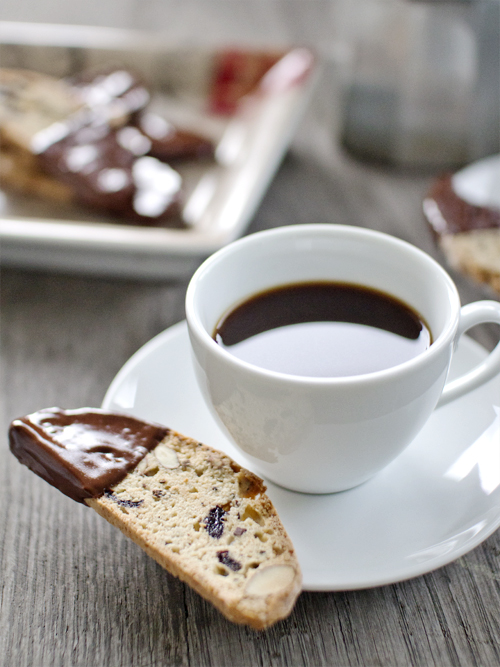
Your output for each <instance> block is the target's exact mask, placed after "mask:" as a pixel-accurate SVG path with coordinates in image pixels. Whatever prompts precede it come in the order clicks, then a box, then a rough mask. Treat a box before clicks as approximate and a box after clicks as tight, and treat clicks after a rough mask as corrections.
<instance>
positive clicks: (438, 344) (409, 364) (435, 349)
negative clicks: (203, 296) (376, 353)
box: [185, 223, 460, 386]
mask: <svg viewBox="0 0 500 667" xmlns="http://www.w3.org/2000/svg"><path fill="white" fill-rule="evenodd" d="M318 232H326V233H330V232H334V233H336V234H350V235H353V236H355V235H358V236H363V237H371V238H373V239H378V240H381V241H385V242H389V243H392V244H393V245H395V246H399V247H400V248H401V249H403V250H405V251H407V252H411V253H413V254H416V255H418V256H419V257H420V258H421V259H424V260H425V261H427V262H428V263H429V265H430V266H432V267H433V269H434V271H436V272H437V273H438V274H439V275H440V276H441V278H442V280H443V281H444V282H445V283H446V287H447V291H448V293H449V295H450V297H452V300H453V302H454V303H452V304H451V313H452V316H451V317H449V318H448V321H447V322H446V325H445V326H444V327H443V330H442V331H441V332H440V334H439V335H438V337H437V338H436V340H434V341H433V342H432V344H431V345H430V346H429V347H428V348H427V349H426V350H423V351H422V352H420V353H419V354H418V355H416V356H415V357H413V358H412V359H409V360H407V361H404V362H402V363H400V364H397V365H395V366H391V367H389V368H385V369H382V370H378V371H371V372H369V373H363V374H359V375H349V376H340V377H317V376H302V375H293V374H288V373H282V372H279V371H273V370H269V369H266V368H263V367H260V366H256V365H254V364H251V363H249V362H247V361H244V360H242V359H239V358H238V357H236V356H235V355H233V354H231V353H230V352H228V351H227V350H225V349H224V348H223V347H221V346H220V345H219V344H218V343H217V342H216V341H215V340H214V339H213V338H212V336H211V334H210V333H209V332H208V331H207V330H206V328H205V326H204V325H203V323H202V321H201V318H200V317H199V314H198V312H197V310H196V307H195V295H196V294H195V293H196V286H197V283H198V281H199V279H200V278H201V277H202V276H203V274H204V273H205V272H207V271H210V270H211V268H212V267H213V266H215V265H216V264H218V263H219V262H220V261H221V259H223V258H225V257H229V256H230V255H233V254H235V253H238V252H240V249H241V248H242V247H246V246H247V245H249V244H258V243H260V242H261V239H264V238H270V237H279V236H281V235H283V236H284V235H287V236H288V235H290V234H294V235H304V236H307V235H308V234H311V233H316V234H317V233H318ZM273 286H274V285H269V287H270V288H272V287H273ZM185 308H186V319H187V323H188V329H189V333H190V336H191V335H194V336H196V338H197V339H198V341H199V342H200V343H202V344H203V345H204V346H205V347H207V346H208V349H209V350H210V351H211V353H213V354H214V355H216V356H218V357H219V358H220V359H221V360H224V361H225V362H226V363H228V364H230V365H232V366H233V367H235V368H240V369H241V370H244V371H245V372H247V373H250V374H252V375H254V376H255V377H259V378H267V379H269V380H274V381H276V382H278V381H281V382H287V383H292V384H297V385H305V384H307V385H318V386H321V385H329V386H334V385H338V386H341V385H344V386H348V385H354V384H358V383H363V384H366V383H369V382H375V381H380V380H383V379H386V378H387V379H389V378H393V377H395V376H397V375H399V374H403V373H406V372H408V371H411V369H412V368H413V367H418V366H421V365H422V364H430V363H432V360H433V359H434V357H436V356H438V355H439V354H440V353H441V351H442V349H443V347H446V346H447V345H448V344H449V343H450V340H451V339H452V338H453V337H454V336H455V333H456V330H457V327H458V315H459V311H460V297H459V294H458V290H457V288H456V285H455V283H454V282H453V280H452V279H451V277H450V276H449V274H448V273H447V272H446V271H445V269H444V268H443V267H442V266H441V265H440V264H439V263H438V262H437V261H436V260H435V259H433V258H432V257H431V256H430V255H428V254H427V253H426V252H424V251H423V250H421V249H420V248H418V247H416V246H414V245H412V244H411V243H408V242H407V241H404V240H402V239H399V238H397V237H395V236H392V235H390V234H386V233H384V232H379V231H377V230H372V229H368V228H364V227H356V226H351V225H338V224H332V223H312V224H302V225H288V226H284V227H277V228H273V229H268V230H263V231H259V232H255V233H253V234H251V235H248V236H245V237H243V238H241V239H238V240H236V241H233V242H232V243H229V244H228V245H226V246H224V247H223V248H221V249H219V250H218V251H216V252H215V253H214V254H213V255H211V256H210V257H208V258H207V259H206V260H205V261H204V262H203V263H202V264H201V265H200V266H199V268H198V269H197V270H196V271H195V273H194V274H193V276H192V278H191V280H190V282H189V285H188V288H187V292H186V300H185Z"/></svg>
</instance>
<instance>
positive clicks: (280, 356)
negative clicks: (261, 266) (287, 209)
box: [213, 282, 432, 377]
mask: <svg viewBox="0 0 500 667" xmlns="http://www.w3.org/2000/svg"><path fill="white" fill-rule="evenodd" d="M213 338H214V340H215V341H216V342H217V343H218V344H219V345H221V346H222V347H223V348H224V349H226V350H227V351H228V352H230V353H231V354H233V355H235V356H236V357H238V358H240V359H242V360H243V361H247V362H249V363H251V364H253V365H255V366H259V367H261V368H265V369H267V370H272V371H277V372H280V373H287V374H289V375H299V376H307V377H345V376H353V375H362V374H365V373H373V372H375V371H380V370H384V369H387V368H391V367H393V366H397V365H399V364H401V363H404V362H405V361H408V360H410V359H412V358H413V357H416V356H417V355H419V354H420V353H421V352H423V351H424V350H426V349H427V348H428V347H429V346H430V344H431V343H432V337H431V332H430V330H429V327H428V326H427V325H426V323H425V321H424V320H423V318H422V317H421V316H420V315H419V314H418V313H416V312H415V311H414V310H413V309H412V308H410V307H409V306H408V305H406V304H405V303H403V302H401V301H399V300H398V299H396V298H394V297H392V296H390V295H388V294H385V293H383V292H379V291H377V290H374V289H371V288H368V287H364V286H359V285H351V284H346V283H336V282H307V283H297V284H291V285H284V286H280V287H276V288H273V289H270V290H267V291H265V292H261V293H259V294H256V295H254V296H252V297H251V298H249V299H247V300H246V301H244V302H243V303H241V304H239V305H238V306H236V307H235V308H234V309H233V310H231V311H230V312H229V313H227V314H225V315H224V316H223V317H222V318H221V320H220V321H219V323H218V324H217V327H216V330H215V332H214V335H213Z"/></svg>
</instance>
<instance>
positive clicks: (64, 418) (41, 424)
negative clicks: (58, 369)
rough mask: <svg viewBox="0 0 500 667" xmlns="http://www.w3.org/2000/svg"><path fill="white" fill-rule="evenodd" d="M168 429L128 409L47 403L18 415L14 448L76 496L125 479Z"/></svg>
mask: <svg viewBox="0 0 500 667" xmlns="http://www.w3.org/2000/svg"><path fill="white" fill-rule="evenodd" d="M168 433H169V429H168V428H165V427H163V426H160V425H158V424H153V423H148V422H145V421H142V420H140V419H136V418H134V417H130V416H127V415H120V414H114V413H108V412H105V411H103V410H98V409H93V408H92V409H91V408H82V409H78V410H61V409H60V408H48V409H46V410H40V411H39V412H35V413H33V414H30V415H27V416H25V417H21V418H19V419H15V420H14V421H13V422H12V424H11V426H10V430H9V443H10V449H11V451H12V453H13V454H14V455H15V456H16V457H17V458H18V459H19V461H20V462H21V463H23V464H24V465H26V466H27V467H28V468H30V470H32V471H33V472H34V473H36V474H37V475H39V476H40V477H42V479H44V480H45V481H47V482H49V484H52V486H55V487H56V488H57V489H59V490H60V491H62V493H64V494H65V495H67V496H69V497H70V498H72V499H73V500H76V501H77V502H81V503H83V502H84V499H85V498H96V497H99V496H101V495H103V493H104V492H105V490H106V489H109V488H110V487H112V486H114V485H116V484H118V483H119V482H121V481H122V480H123V479H124V477H125V476H126V475H127V474H128V472H129V471H130V470H132V469H133V468H135V467H136V465H137V464H138V463H139V462H140V461H141V460H142V459H143V458H144V457H145V456H146V454H147V453H148V452H150V451H151V450H153V449H154V448H155V447H156V446H157V445H158V443H159V442H161V440H163V438H165V436H166V435H167V434H168Z"/></svg>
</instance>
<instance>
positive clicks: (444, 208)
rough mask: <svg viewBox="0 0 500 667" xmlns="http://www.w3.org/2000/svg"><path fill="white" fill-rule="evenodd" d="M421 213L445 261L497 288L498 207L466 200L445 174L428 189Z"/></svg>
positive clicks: (499, 276) (499, 255)
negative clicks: (423, 214)
mask: <svg viewBox="0 0 500 667" xmlns="http://www.w3.org/2000/svg"><path fill="white" fill-rule="evenodd" d="M499 187H500V183H499ZM424 213H425V215H426V217H427V220H428V222H429V224H430V225H431V228H432V231H433V233H434V236H435V238H436V241H437V243H438V245H439V247H440V248H441V250H442V252H443V254H444V256H445V258H446V260H447V262H448V264H449V265H450V266H451V267H453V268H454V269H456V270H458V271H461V272H462V273H463V274H464V275H466V276H468V277H469V278H472V279H473V280H476V281H477V282H480V283H484V284H486V285H488V286H489V287H491V288H492V289H493V290H495V291H496V292H500V208H498V206H480V205H477V204H472V203H470V202H468V201H466V200H465V199H463V198H462V197H461V196H460V195H459V194H458V193H457V192H456V190H455V188H454V186H453V177H452V175H451V174H445V175H443V176H441V177H440V178H438V179H437V180H436V181H435V182H434V183H433V185H432V187H431V189H430V190H429V192H428V194H427V196H426V198H425V200H424Z"/></svg>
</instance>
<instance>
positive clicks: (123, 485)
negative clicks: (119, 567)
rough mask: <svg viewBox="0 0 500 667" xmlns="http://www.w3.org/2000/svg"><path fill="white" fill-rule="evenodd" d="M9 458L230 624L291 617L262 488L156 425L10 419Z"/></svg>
mask: <svg viewBox="0 0 500 667" xmlns="http://www.w3.org/2000/svg"><path fill="white" fill-rule="evenodd" d="M9 440H10V447H11V450H12V452H13V453H14V454H15V455H16V456H17V458H18V459H19V460H20V461H21V462H22V463H24V464H25V465H27V466H28V467H29V468H30V469H31V470H33V471H34V472H36V473H37V474H38V475H40V476H41V477H42V478H43V479H45V480H46V481H48V482H49V483H51V484H53V485H54V486H56V487H58V488H59V489H60V490H61V491H63V493H65V494H66V495H68V496H70V497H71V498H73V499H75V500H77V501H80V502H85V503H86V504H87V505H89V506H90V507H92V508H93V509H94V510H95V511H96V512H98V513H99V514H101V516H103V517H104V518H105V519H107V520H108V521H109V522H110V523H112V524H113V525H114V526H116V527H118V528H119V529H120V530H121V531H122V532H123V533H124V534H125V535H127V536H128V537H130V538H131V539H132V540H133V541H134V542H136V543H137V544H138V545H139V546H140V547H142V548H143V549H144V550H145V551H146V552H147V553H148V554H149V555H150V556H151V557H152V558H154V559H155V560H156V561H157V562H158V563H159V564H160V565H162V566H163V567H165V568H166V569H167V570H168V571H169V572H171V573H172V574H173V575H175V576H177V577H179V578H180V579H182V580H183V581H185V582H186V583H188V584H189V585H190V586H192V588H193V589H194V590H196V591H197V592H198V593H199V594H200V595H202V596H203V597H204V598H206V599H207V600H209V601H210V602H212V603H213V604H214V605H215V607H217V608H218V609H219V610H220V611H221V612H222V613H223V614H224V615H225V616H226V617H227V618H228V619H229V620H231V621H233V622H235V623H244V624H247V625H250V626H251V627H253V628H256V629H263V628H266V627H268V626H270V625H272V624H273V623H275V622H276V621H278V620H280V619H282V618H285V617H286V616H288V614H289V613H290V612H291V610H292V608H293V606H294V604H295V601H296V598H297V596H298V595H299V593H300V590H301V580H302V579H301V572H300V567H299V564H298V560H297V557H296V555H295V551H294V548H293V545H292V542H291V540H290V538H289V537H288V535H287V533H286V531H285V528H284V527H283V525H282V523H281V521H280V519H279V517H278V514H277V512H276V510H275V509H274V507H273V505H272V503H271V501H270V499H269V498H268V497H267V496H266V494H265V490H266V489H265V486H264V483H263V481H262V480H261V479H260V478H259V477H257V476H256V475H254V474H253V473H251V472H249V471H248V470H245V469H244V468H242V467H241V466H239V465H238V464H237V463H236V462H234V461H233V460H232V459H230V458H229V457H228V456H226V455H225V454H222V453H221V452H219V451H217V450H214V449H212V448H210V447H207V446H206V445H203V444H201V443H199V442H197V441H196V440H192V439H191V438H188V437H186V436H183V435H181V434H180V433H177V432H175V431H172V430H170V429H167V428H165V427H163V426H160V425H157V424H152V423H149V422H144V421H141V420H137V419H135V418H133V417H128V416H126V415H119V414H113V413H108V412H105V411H102V410H96V409H87V408H86V409H82V410H67V411H66V410H60V409H59V408H50V409H47V410H41V411H40V412H37V413H34V414H32V415H28V416H26V417H22V418H20V419H16V420H14V421H13V422H12V424H11V427H10V431H9Z"/></svg>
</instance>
